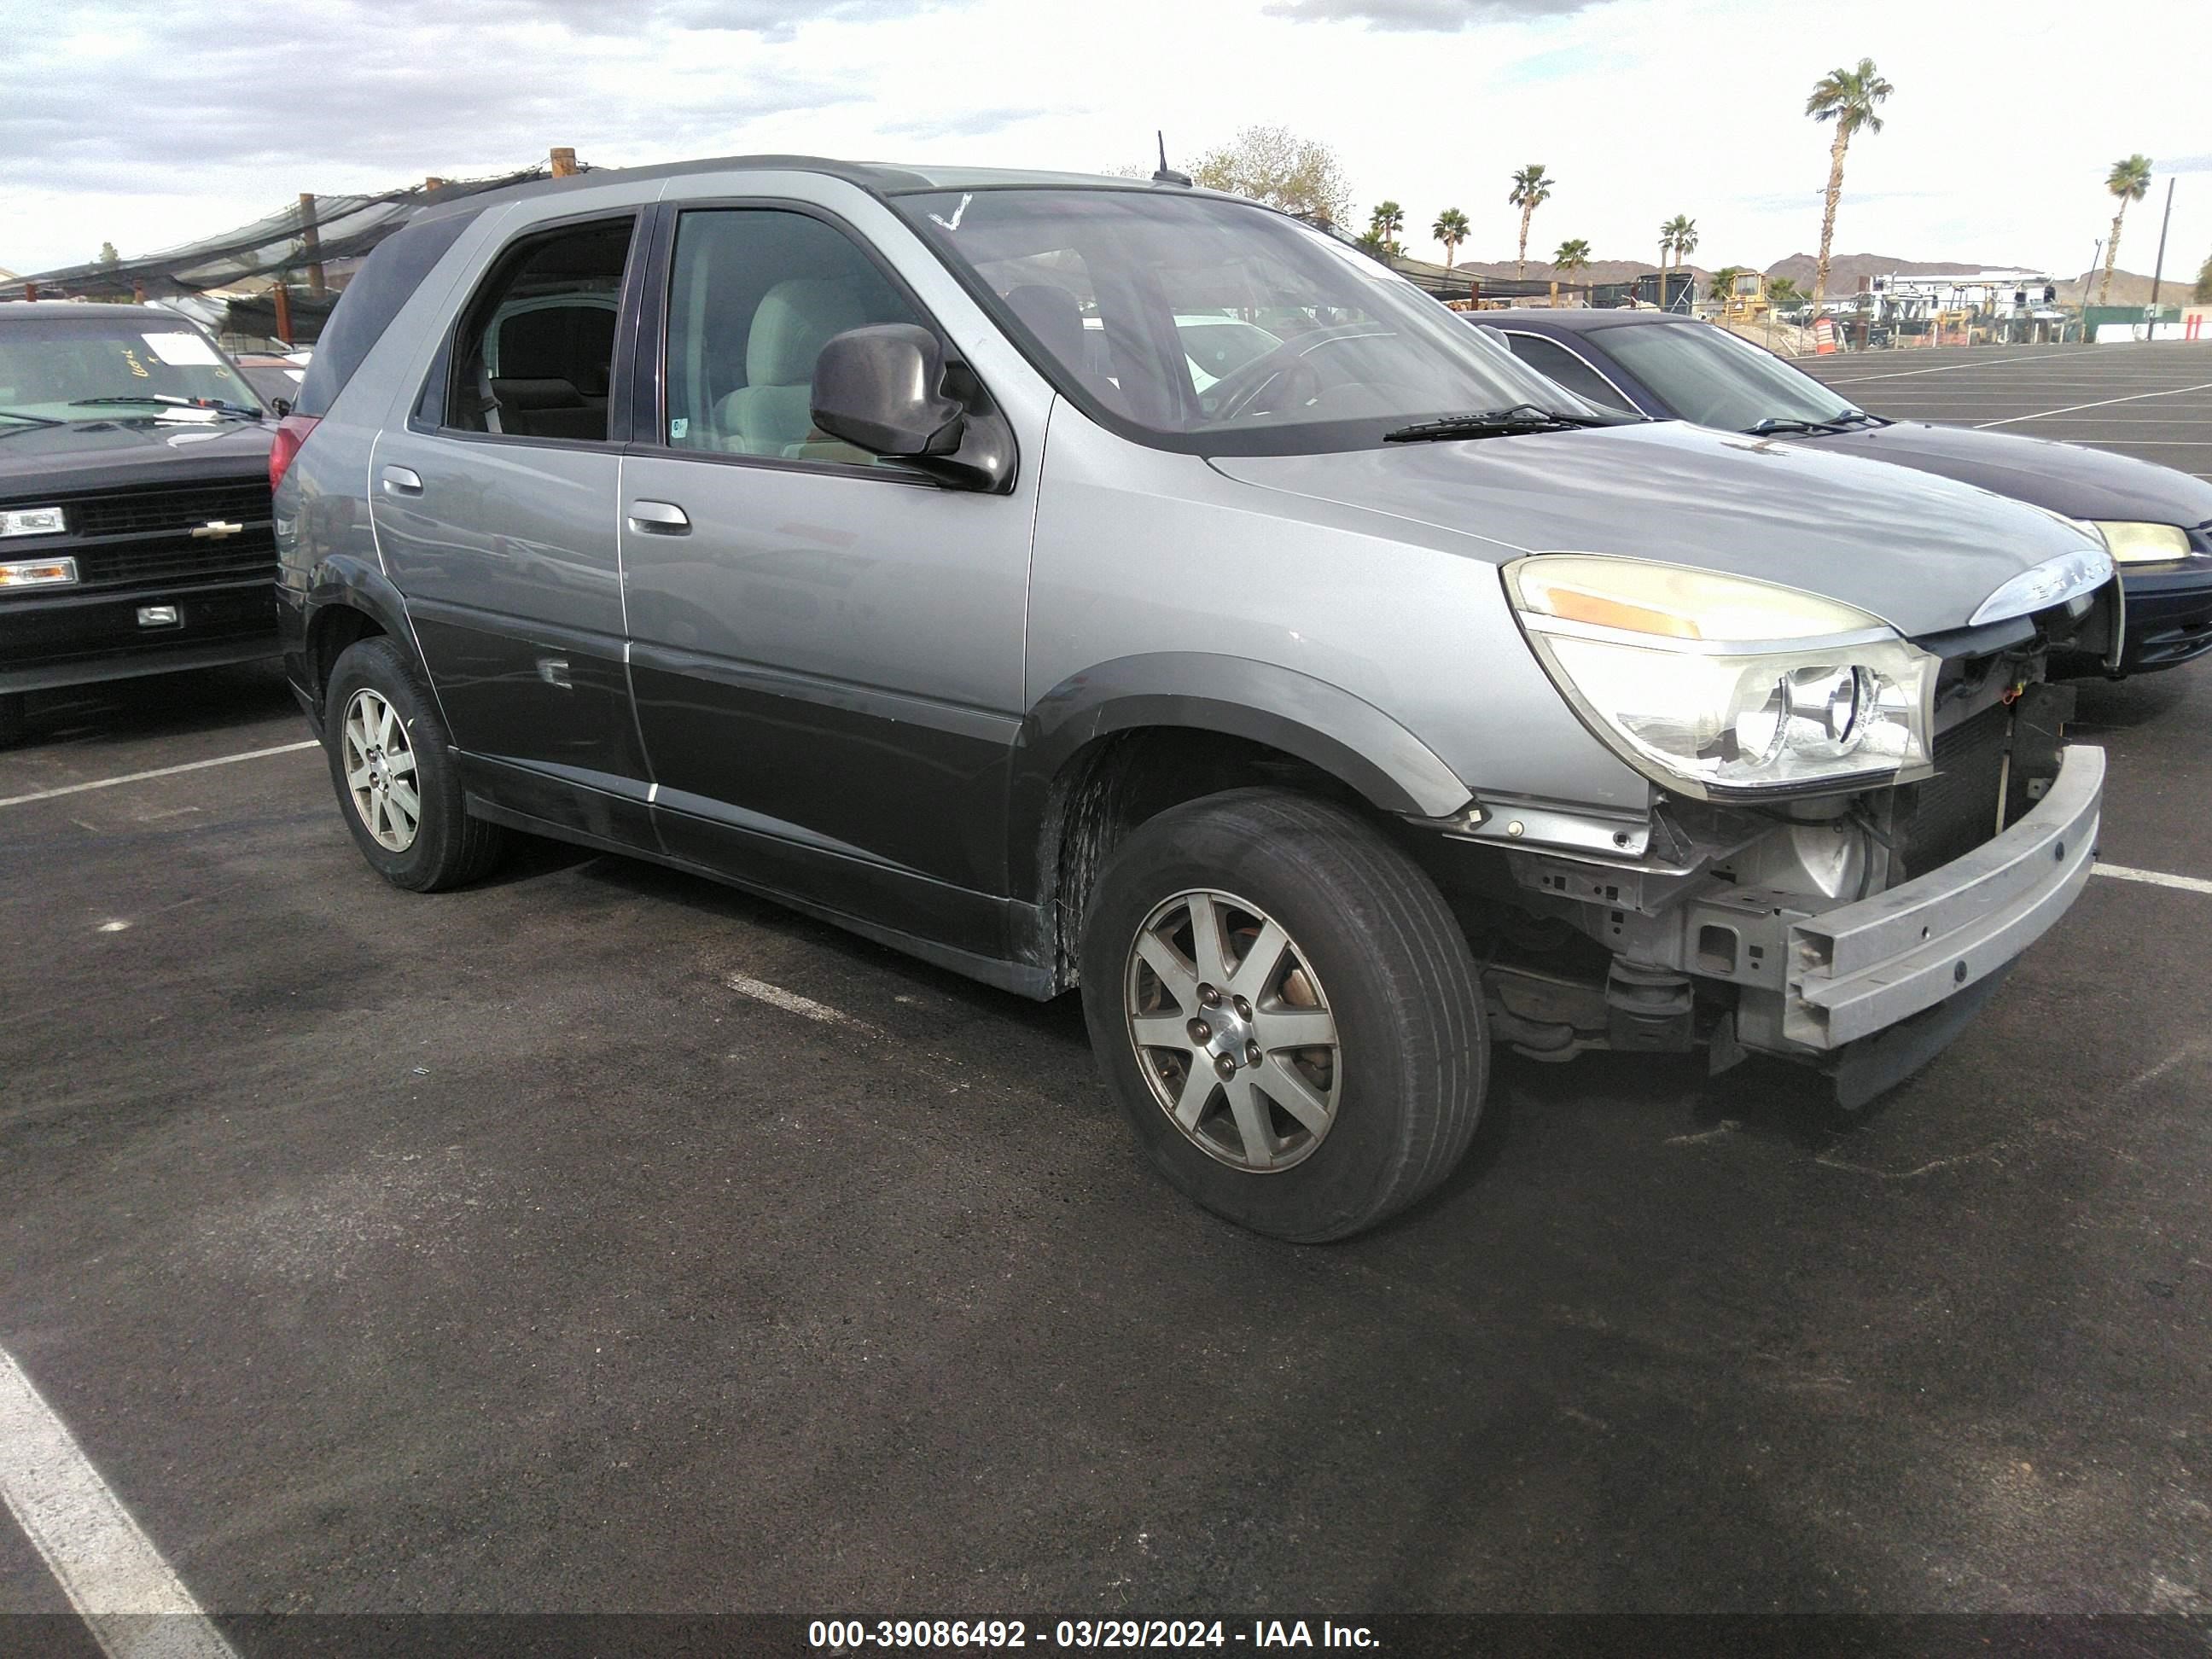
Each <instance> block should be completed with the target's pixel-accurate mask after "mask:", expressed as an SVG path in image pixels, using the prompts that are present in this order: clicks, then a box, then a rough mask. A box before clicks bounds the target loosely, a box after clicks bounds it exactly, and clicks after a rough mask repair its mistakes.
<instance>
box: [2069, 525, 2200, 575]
mask: <svg viewBox="0 0 2212 1659" xmlns="http://www.w3.org/2000/svg"><path fill="white" fill-rule="evenodd" d="M2092 522H2093V523H2094V524H2095V525H2096V526H2097V533H2098V534H2099V535H2100V536H2102V537H2103V538H2105V545H2106V547H2108V548H2110V549H2111V550H2112V557H2113V559H2114V560H2115V561H2116V562H2118V563H2121V564H2165V563H2166V562H2169V561H2171V560H2174V559H2185V558H2187V557H2188V556H2189V532H2187V531H2185V530H2184V529H2183V528H2182V527H2181V526H2179V525H2176V524H2132V523H2127V522H2124V521H2122V520H2106V519H2098V520H2092Z"/></svg>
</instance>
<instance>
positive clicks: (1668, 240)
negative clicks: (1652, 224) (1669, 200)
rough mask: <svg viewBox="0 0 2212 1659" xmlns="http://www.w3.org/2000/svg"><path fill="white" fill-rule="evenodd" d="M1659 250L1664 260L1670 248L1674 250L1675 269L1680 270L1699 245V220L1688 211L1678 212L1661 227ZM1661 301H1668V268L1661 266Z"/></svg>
mask: <svg viewBox="0 0 2212 1659" xmlns="http://www.w3.org/2000/svg"><path fill="white" fill-rule="evenodd" d="M1659 238H1660V240H1659V252H1660V257H1661V258H1662V261H1663V260H1664V258H1665V257H1666V255H1667V252H1668V250H1669V249H1672V250H1673V251H1674V269H1675V270H1676V271H1677V272H1680V270H1681V269H1682V260H1683V258H1684V257H1685V256H1686V255H1688V254H1691V253H1694V252H1696V251H1697V247H1698V222H1697V221H1696V220H1695V219H1692V218H1691V217H1690V216H1689V215H1687V214H1686V213H1678V214H1676V215H1675V216H1674V217H1673V218H1671V219H1669V220H1668V222H1666V223H1665V224H1663V225H1662V226H1660V227H1659ZM1659 303H1660V304H1661V305H1662V307H1663V306H1664V305H1665V304H1666V303H1667V268H1666V266H1665V264H1663V263H1662V264H1661V266H1660V268H1659Z"/></svg>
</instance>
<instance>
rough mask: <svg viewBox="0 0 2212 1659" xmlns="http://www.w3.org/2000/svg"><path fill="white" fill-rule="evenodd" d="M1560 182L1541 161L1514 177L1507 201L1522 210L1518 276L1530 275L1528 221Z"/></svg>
mask: <svg viewBox="0 0 2212 1659" xmlns="http://www.w3.org/2000/svg"><path fill="white" fill-rule="evenodd" d="M1558 183H1559V180H1558V179H1553V178H1550V177H1547V175H1546V173H1545V172H1544V164H1543V163H1542V162H1541V161H1531V162H1530V163H1529V164H1528V166H1527V167H1522V169H1521V170H1520V171H1519V172H1518V173H1515V174H1514V175H1513V191H1512V194H1510V196H1508V197H1506V198H1505V200H1506V202H1507V204H1509V205H1510V206H1513V207H1517V208H1519V209H1520V210H1521V253H1520V257H1519V258H1518V259H1517V260H1516V263H1515V264H1514V267H1513V274H1514V275H1515V276H1527V275H1528V221H1529V220H1530V219H1532V218H1534V216H1535V214H1536V210H1537V209H1538V208H1540V207H1541V206H1543V205H1544V203H1545V200H1546V199H1547V197H1549V196H1550V195H1551V193H1552V186H1553V185H1556V184H1558Z"/></svg>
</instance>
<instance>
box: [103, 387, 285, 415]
mask: <svg viewBox="0 0 2212 1659" xmlns="http://www.w3.org/2000/svg"><path fill="white" fill-rule="evenodd" d="M106 404H155V405H157V406H159V407H161V408H162V409H211V410H215V411H216V414H218V415H234V416H239V417H240V418H241V419H244V420H248V421H258V420H259V419H260V418H261V416H262V411H261V410H258V409H248V408H247V407H246V405H245V404H227V403H224V402H223V401H222V399H221V398H173V397H169V396H167V395H165V394H163V393H161V392H141V393H138V394H137V395H136V396H131V397H120V398H70V408H72V409H79V408H83V409H93V408H99V407H101V406H103V405H106Z"/></svg>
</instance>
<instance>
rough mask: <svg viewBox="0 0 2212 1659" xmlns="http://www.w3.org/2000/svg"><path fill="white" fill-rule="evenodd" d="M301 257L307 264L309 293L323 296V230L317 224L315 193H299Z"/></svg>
mask: <svg viewBox="0 0 2212 1659" xmlns="http://www.w3.org/2000/svg"><path fill="white" fill-rule="evenodd" d="M299 257H301V258H303V261H305V264H307V292H310V295H321V292H325V288H323V228H321V226H319V223H316V212H314V192H312V191H301V192H299Z"/></svg>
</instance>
